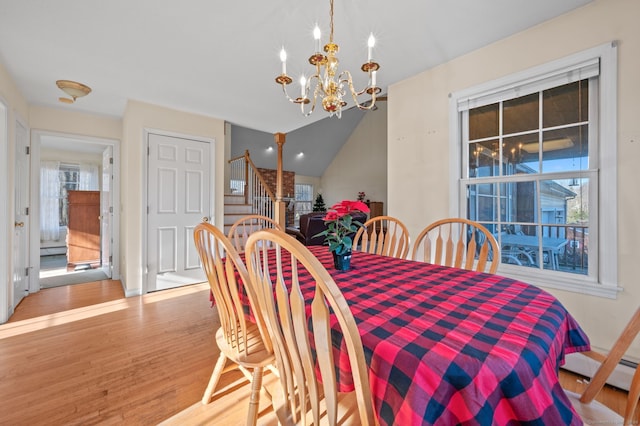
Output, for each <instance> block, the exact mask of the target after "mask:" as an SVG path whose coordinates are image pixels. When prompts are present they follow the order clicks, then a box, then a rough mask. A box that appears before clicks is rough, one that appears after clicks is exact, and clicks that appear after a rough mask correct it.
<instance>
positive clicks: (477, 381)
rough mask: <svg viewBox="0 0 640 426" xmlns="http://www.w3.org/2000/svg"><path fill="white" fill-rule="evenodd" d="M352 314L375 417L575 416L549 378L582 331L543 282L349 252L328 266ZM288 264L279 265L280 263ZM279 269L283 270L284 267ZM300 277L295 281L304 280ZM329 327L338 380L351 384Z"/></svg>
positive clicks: (535, 419)
mask: <svg viewBox="0 0 640 426" xmlns="http://www.w3.org/2000/svg"><path fill="white" fill-rule="evenodd" d="M310 250H311V251H312V252H313V253H314V255H316V256H317V258H318V259H319V260H320V261H321V262H322V264H323V265H324V266H325V267H326V268H327V270H328V271H329V272H330V273H331V275H332V277H333V278H334V280H335V281H336V283H337V284H338V286H339V287H340V289H341V290H342V292H343V294H344V296H345V298H346V299H347V302H348V303H349V306H350V308H351V311H352V312H353V315H354V317H355V320H356V322H357V324H358V330H359V331H360V335H361V336H362V344H363V346H364V352H365V357H366V360H367V363H368V365H369V381H370V385H371V391H372V395H373V399H374V407H375V410H376V412H377V415H378V419H379V421H380V424H382V425H391V424H395V425H402V426H404V425H422V424H426V425H428V424H436V425H456V424H468V425H476V424H477V425H505V424H522V423H528V424H539V425H569V424H582V421H581V420H580V418H579V417H578V416H577V414H576V413H575V412H574V410H573V409H572V408H571V403H570V402H569V400H568V399H567V397H566V396H565V394H564V392H563V391H562V389H561V387H560V384H559V382H558V368H559V366H560V365H561V364H562V363H563V362H564V356H565V354H567V353H571V352H578V351H585V350H589V340H588V338H587V336H586V335H585V334H584V332H583V331H582V330H581V329H580V326H579V325H578V324H577V322H576V321H575V320H574V319H573V318H572V317H571V315H570V314H569V313H568V312H567V311H566V309H565V308H564V307H563V306H562V304H560V302H559V301H558V300H556V299H555V298H554V297H553V296H551V295H550V294H548V293H547V292H545V291H543V290H541V289H539V288H537V287H534V286H531V285H528V284H525V283H522V282H518V281H515V280H512V279H509V278H505V277H501V276H499V275H489V274H481V273H477V272H472V271H466V270H461V269H455V268H448V267H442V266H437V265H431V264H428V263H421V262H413V261H409V260H400V259H395V258H389V257H384V256H377V255H371V254H367V253H361V252H354V253H353V257H352V260H351V265H352V269H351V270H349V271H344V272H342V271H336V270H335V269H334V268H333V259H332V256H331V253H329V252H328V250H327V247H325V246H315V247H310ZM286 269H287V268H285V270H286ZM285 273H286V272H285ZM301 281H302V290H303V291H305V288H307V289H308V288H311V286H312V284H311V283H308V282H306V283H305V280H304V279H301ZM340 337H341V336H340V333H338V332H336V333H335V336H334V343H335V346H336V348H337V349H336V350H337V351H338V352H340V353H342V354H343V355H345V356H339V357H337V358H336V359H339V366H337V367H338V369H339V376H340V385H341V390H350V389H349V387H350V386H352V383H351V377H350V376H351V373H350V367H349V363H348V360H347V358H346V349H344V348H343V347H342V344H341V341H340Z"/></svg>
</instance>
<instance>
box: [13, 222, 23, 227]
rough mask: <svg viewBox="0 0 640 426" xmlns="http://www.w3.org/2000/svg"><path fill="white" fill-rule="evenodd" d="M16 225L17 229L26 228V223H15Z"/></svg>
mask: <svg viewBox="0 0 640 426" xmlns="http://www.w3.org/2000/svg"><path fill="white" fill-rule="evenodd" d="M14 225H15V227H16V228H22V227H24V222H15V223H14Z"/></svg>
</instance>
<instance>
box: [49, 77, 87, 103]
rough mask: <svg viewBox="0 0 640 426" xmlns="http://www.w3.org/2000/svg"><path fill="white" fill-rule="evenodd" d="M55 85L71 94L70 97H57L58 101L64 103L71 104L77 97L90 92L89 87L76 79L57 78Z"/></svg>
mask: <svg viewBox="0 0 640 426" xmlns="http://www.w3.org/2000/svg"><path fill="white" fill-rule="evenodd" d="M56 86H58V87H59V88H60V90H62V91H63V92H64V93H66V94H67V95H69V96H71V99H69V98H58V100H59V101H60V102H63V103H65V104H72V103H74V102H75V101H76V99H77V98H81V97H83V96H87V95H88V94H89V93H91V87H89V86H86V85H84V84H82V83H78V82H77V81H71V80H58V81H56Z"/></svg>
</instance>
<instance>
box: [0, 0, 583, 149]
mask: <svg viewBox="0 0 640 426" xmlns="http://www.w3.org/2000/svg"><path fill="white" fill-rule="evenodd" d="M590 1H591V0H562V1H558V0H536V1H531V0H448V1H442V0H403V1H402V2H391V1H388V0H335V40H334V41H335V42H336V43H337V44H339V46H340V52H339V55H338V57H339V59H340V69H348V70H350V71H351V72H352V73H353V74H354V79H355V86H356V87H357V88H362V87H363V86H364V84H365V83H364V77H363V75H364V73H362V72H360V71H359V70H360V65H361V64H362V63H363V62H364V61H365V60H366V55H367V47H366V42H367V37H368V36H369V33H371V32H372V33H373V34H374V35H375V36H376V39H377V44H376V47H375V49H374V57H375V59H376V60H377V61H378V62H379V63H380V65H381V69H380V71H379V72H378V76H377V77H378V86H381V87H382V91H383V93H386V91H387V87H388V85H390V84H393V83H396V82H398V81H401V80H403V79H406V78H407V77H410V76H412V75H415V74H417V73H419V72H421V71H424V70H426V69H429V68H431V67H434V66H437V65H438V64H441V63H444V62H446V61H449V60H451V59H453V58H455V57H457V56H460V55H463V54H465V53H467V52H469V51H472V50H475V49H478V48H480V47H482V46H485V45H488V44H490V43H492V42H494V41H496V40H499V39H502V38H504V37H508V36H510V35H512V34H514V33H517V32H519V31H522V30H524V29H526V28H529V27H531V26H534V25H537V24H539V23H541V22H543V21H546V20H548V19H552V18H554V17H556V16H558V15H561V14H563V13H566V12H568V11H570V10H572V9H574V8H577V7H580V6H583V5H585V4H587V3H589V2H590ZM316 23H318V24H319V26H320V28H321V29H322V30H323V43H326V41H327V34H328V28H329V1H328V0H316V1H301V0H270V1H258V0H253V1H212V0H182V1H175V0H109V1H102V0H56V1H46V0H20V1H15V0H0V62H1V63H2V64H3V65H4V67H5V68H6V69H7V70H8V72H9V73H10V75H11V77H12V78H13V80H14V81H15V82H16V84H17V86H18V88H19V90H20V91H21V93H23V94H24V96H25V97H26V99H27V101H28V102H29V103H30V104H37V105H46V106H51V107H56V108H64V109H69V110H73V111H84V112H90V113H96V114H104V115H108V116H114V117H121V116H122V114H123V111H124V108H125V105H126V102H127V100H128V99H135V100H139V101H143V102H148V103H153V104H157V105H162V106H167V107H171V108H175V109H179V110H184V111H189V112H194V113H198V114H203V115H207V116H212V117H216V118H219V119H223V120H225V121H228V122H230V123H232V124H233V125H234V126H238V127H240V128H245V129H250V130H254V131H258V132H264V133H267V134H273V133H276V132H285V133H289V132H293V131H294V130H296V129H300V128H303V127H305V126H308V125H309V124H311V123H314V122H316V121H318V120H322V119H324V118H326V113H324V112H323V111H322V110H319V111H318V110H316V111H315V112H314V113H313V114H312V115H311V116H310V117H303V116H302V115H301V114H300V112H299V109H298V108H296V107H295V106H294V105H292V104H290V103H289V102H288V101H286V100H285V99H284V97H283V95H282V90H281V88H280V87H279V86H278V85H277V84H276V83H275V82H274V78H275V77H276V76H277V75H278V74H279V73H280V61H279V58H278V52H279V50H280V49H281V47H282V46H285V47H286V48H287V51H288V57H289V60H288V73H289V74H290V75H291V76H292V77H293V78H294V81H297V78H298V76H299V75H300V74H302V73H306V74H307V75H308V74H310V73H311V71H312V69H311V66H310V65H309V64H308V62H307V59H308V57H309V56H310V55H311V53H312V50H314V49H313V47H314V43H313V38H312V36H311V31H312V29H313V27H314V25H315V24H316ZM59 79H69V80H76V81H80V82H82V83H85V84H87V85H89V86H91V88H92V89H93V91H92V93H91V94H90V95H89V96H86V97H84V98H81V99H79V100H78V101H77V102H76V103H75V104H71V105H66V104H61V103H59V102H58V97H60V96H61V95H64V94H63V93H62V92H61V91H60V90H59V89H58V88H57V87H56V85H55V82H56V80H59ZM292 90H293V91H295V89H294V88H292ZM357 119H358V120H359V118H357ZM327 125H329V126H338V125H340V123H339V122H336V119H331V121H328V124H327ZM344 126H345V127H346V128H349V127H352V124H349V123H345V124H344ZM338 133H340V132H338ZM304 139H305V140H304V141H301V142H300V144H302V145H300V146H299V147H296V148H295V150H297V151H309V149H308V147H307V146H306V145H305V144H313V143H314V140H313V138H304ZM292 149H294V148H292Z"/></svg>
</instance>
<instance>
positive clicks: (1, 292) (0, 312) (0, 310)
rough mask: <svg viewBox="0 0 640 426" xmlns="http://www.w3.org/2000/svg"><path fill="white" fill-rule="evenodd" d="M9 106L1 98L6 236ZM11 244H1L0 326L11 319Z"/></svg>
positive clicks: (1, 211) (1, 218)
mask: <svg viewBox="0 0 640 426" xmlns="http://www.w3.org/2000/svg"><path fill="white" fill-rule="evenodd" d="M8 123H9V106H8V104H7V103H6V102H5V100H4V98H3V97H2V96H0V200H5V202H4V203H2V206H0V227H4V232H3V234H4V235H11V233H10V231H9V203H8V202H6V200H8V199H9V197H8V194H9V192H8V191H9V188H8V184H9V155H8V149H7V147H8V145H9V125H8ZM10 244H11V240H10V238H7V239H5V241H3V242H2V243H1V244H0V283H3V282H4V283H6V285H5V286H2V285H1V284H0V324H1V323H5V322H7V320H8V319H9V314H10V312H9V310H10V302H9V290H10V288H11V287H13V281H12V280H11V274H10V273H9V269H8V268H9V263H8V259H9V253H8V248H9V246H10Z"/></svg>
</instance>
